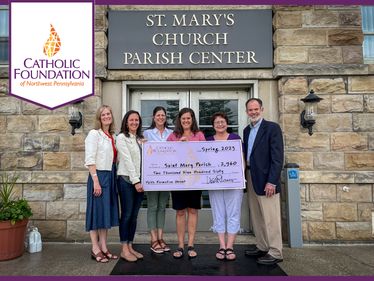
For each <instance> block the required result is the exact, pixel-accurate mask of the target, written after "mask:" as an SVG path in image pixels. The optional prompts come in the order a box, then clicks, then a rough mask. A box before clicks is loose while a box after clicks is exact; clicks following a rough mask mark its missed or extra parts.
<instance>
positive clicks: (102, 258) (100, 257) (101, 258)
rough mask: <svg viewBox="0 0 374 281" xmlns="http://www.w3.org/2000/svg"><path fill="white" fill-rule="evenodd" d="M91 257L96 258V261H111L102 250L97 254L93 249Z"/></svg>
mask: <svg viewBox="0 0 374 281" xmlns="http://www.w3.org/2000/svg"><path fill="white" fill-rule="evenodd" d="M91 258H92V259H93V260H95V261H96V262H100V263H107V262H109V259H108V258H107V257H106V256H105V255H104V253H103V252H102V251H100V252H98V253H97V254H95V253H94V252H93V251H91Z"/></svg>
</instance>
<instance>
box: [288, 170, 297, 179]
mask: <svg viewBox="0 0 374 281" xmlns="http://www.w3.org/2000/svg"><path fill="white" fill-rule="evenodd" d="M298 178H299V175H298V173H297V170H289V171H288V179H290V180H296V179H298Z"/></svg>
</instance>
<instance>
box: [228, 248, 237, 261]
mask: <svg viewBox="0 0 374 281" xmlns="http://www.w3.org/2000/svg"><path fill="white" fill-rule="evenodd" d="M235 259H236V255H235V253H234V250H233V249H231V248H227V249H226V260H228V261H234V260H235Z"/></svg>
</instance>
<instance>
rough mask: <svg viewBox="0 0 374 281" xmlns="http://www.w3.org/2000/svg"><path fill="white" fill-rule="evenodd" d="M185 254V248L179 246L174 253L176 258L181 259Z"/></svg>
mask: <svg viewBox="0 0 374 281" xmlns="http://www.w3.org/2000/svg"><path fill="white" fill-rule="evenodd" d="M183 256H184V249H183V248H178V249H177V250H176V251H175V252H174V253H173V258H175V259H181V258H183Z"/></svg>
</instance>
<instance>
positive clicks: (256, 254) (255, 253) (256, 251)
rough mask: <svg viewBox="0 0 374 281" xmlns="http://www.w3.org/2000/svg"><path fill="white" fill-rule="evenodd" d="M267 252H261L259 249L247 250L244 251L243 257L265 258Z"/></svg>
mask: <svg viewBox="0 0 374 281" xmlns="http://www.w3.org/2000/svg"><path fill="white" fill-rule="evenodd" d="M267 253H268V252H265V251H261V250H260V249H259V248H257V247H256V248H253V249H248V250H245V251H244V255H246V256H248V257H262V256H265V255H266V254H267Z"/></svg>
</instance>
